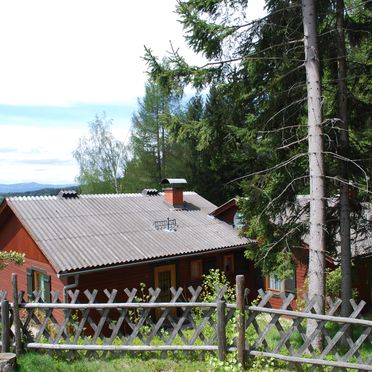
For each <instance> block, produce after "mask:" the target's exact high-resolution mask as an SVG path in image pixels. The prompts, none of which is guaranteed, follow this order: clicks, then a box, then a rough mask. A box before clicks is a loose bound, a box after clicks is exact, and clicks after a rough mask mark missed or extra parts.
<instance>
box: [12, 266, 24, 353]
mask: <svg viewBox="0 0 372 372" xmlns="http://www.w3.org/2000/svg"><path fill="white" fill-rule="evenodd" d="M12 292H13V313H14V319H13V322H14V338H15V351H16V356H17V357H19V356H20V355H21V353H22V339H21V337H22V335H21V319H20V317H19V306H18V283H17V274H15V273H13V274H12Z"/></svg>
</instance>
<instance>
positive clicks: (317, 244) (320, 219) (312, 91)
mask: <svg viewBox="0 0 372 372" xmlns="http://www.w3.org/2000/svg"><path fill="white" fill-rule="evenodd" d="M302 16H303V24H304V47H305V68H306V82H307V105H308V107H307V110H308V135H309V176H310V220H309V223H310V231H309V269H308V279H309V297H310V298H312V297H314V296H317V297H318V302H317V307H316V311H317V313H319V314H323V313H324V289H325V285H324V284H325V283H324V279H325V278H324V272H325V228H326V226H325V183H324V153H323V129H322V125H323V117H322V102H321V100H322V98H321V84H320V72H319V58H318V57H319V53H318V44H317V31H316V11H315V1H314V0H302ZM316 324H317V323H316V321H314V320H312V321H310V320H309V321H308V323H307V334H308V335H310V334H311V333H313V331H314V330H315V328H316ZM313 346H314V347H316V348H318V349H321V348H322V337H321V336H318V337H317V338H316V339H315V340H314V342H313Z"/></svg>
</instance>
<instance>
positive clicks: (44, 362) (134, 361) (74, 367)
mask: <svg viewBox="0 0 372 372" xmlns="http://www.w3.org/2000/svg"><path fill="white" fill-rule="evenodd" d="M17 362H18V364H19V366H20V368H19V371H21V372H34V371H35V372H54V371H56V372H65V371H69V372H89V371H97V372H117V371H131V372H147V371H162V372H173V371H177V372H178V371H179V372H186V371H195V372H196V371H210V370H211V369H210V367H209V366H208V364H207V363H206V362H202V361H189V360H180V361H175V360H170V359H147V360H142V359H140V358H131V357H122V358H111V359H108V360H85V359H78V360H75V361H72V362H71V361H66V360H64V359H62V358H56V357H52V356H49V355H46V354H40V353H26V354H24V355H22V356H20V357H19V358H18V359H17Z"/></svg>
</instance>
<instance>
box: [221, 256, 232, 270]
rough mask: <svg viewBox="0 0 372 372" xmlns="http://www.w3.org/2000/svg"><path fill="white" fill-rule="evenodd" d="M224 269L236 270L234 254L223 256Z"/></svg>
mask: <svg viewBox="0 0 372 372" xmlns="http://www.w3.org/2000/svg"><path fill="white" fill-rule="evenodd" d="M223 271H224V272H225V273H233V272H234V255H232V254H229V255H228V256H223Z"/></svg>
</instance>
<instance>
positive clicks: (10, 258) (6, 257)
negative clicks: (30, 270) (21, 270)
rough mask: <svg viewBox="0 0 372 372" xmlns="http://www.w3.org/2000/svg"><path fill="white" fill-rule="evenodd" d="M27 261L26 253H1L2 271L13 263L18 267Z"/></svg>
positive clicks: (0, 265) (0, 264)
mask: <svg viewBox="0 0 372 372" xmlns="http://www.w3.org/2000/svg"><path fill="white" fill-rule="evenodd" d="M25 261H26V258H25V254H24V253H18V252H13V251H9V252H7V251H0V270H2V269H5V268H6V267H7V266H8V265H9V264H10V263H11V262H13V263H15V264H16V265H23V264H24V263H25Z"/></svg>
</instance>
